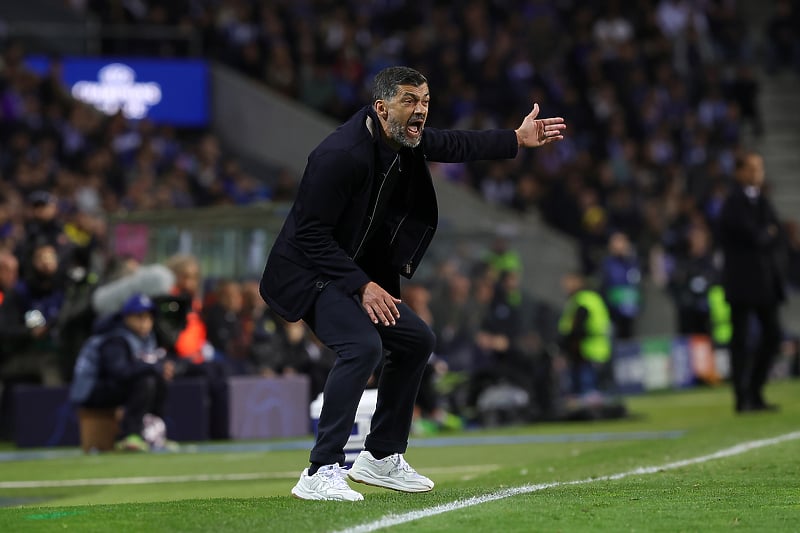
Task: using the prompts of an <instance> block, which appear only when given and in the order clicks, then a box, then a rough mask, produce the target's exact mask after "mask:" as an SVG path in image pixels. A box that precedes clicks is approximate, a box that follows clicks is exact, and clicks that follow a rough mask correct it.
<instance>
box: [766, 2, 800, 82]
mask: <svg viewBox="0 0 800 533" xmlns="http://www.w3.org/2000/svg"><path fill="white" fill-rule="evenodd" d="M773 5H774V12H773V13H772V15H771V16H770V17H769V20H768V21H767V27H766V31H765V33H766V45H767V57H766V59H767V68H768V69H769V71H770V72H771V73H773V74H774V73H776V72H779V71H780V70H782V69H784V68H787V67H788V68H790V69H795V70H796V71H800V30H798V28H799V27H800V25H799V24H798V23H799V22H800V10H798V8H797V3H796V2H792V0H776V1H775V2H774V3H773Z"/></svg>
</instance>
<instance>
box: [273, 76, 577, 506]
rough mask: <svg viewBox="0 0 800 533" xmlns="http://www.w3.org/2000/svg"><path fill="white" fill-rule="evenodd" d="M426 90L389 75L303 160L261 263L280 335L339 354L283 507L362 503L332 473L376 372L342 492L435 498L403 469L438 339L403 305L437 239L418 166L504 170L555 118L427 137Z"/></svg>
mask: <svg viewBox="0 0 800 533" xmlns="http://www.w3.org/2000/svg"><path fill="white" fill-rule="evenodd" d="M429 102H430V94H429V89H428V83H427V80H426V78H425V77H424V76H423V75H422V74H420V73H419V72H417V71H415V70H413V69H410V68H407V67H390V68H387V69H384V70H382V71H381V72H379V73H378V74H377V75H376V77H375V81H374V88H373V103H372V105H369V106H366V107H364V108H363V109H361V110H360V111H358V112H357V113H356V114H355V115H354V116H353V117H352V118H350V119H349V120H348V121H347V122H345V123H344V124H343V125H342V126H340V127H339V128H338V129H337V130H336V131H335V132H333V133H332V134H331V135H329V136H328V137H327V138H326V139H325V140H323V141H322V143H320V145H319V146H317V148H316V149H314V151H313V152H312V153H311V155H310V156H309V158H308V164H307V166H306V170H305V173H304V175H303V179H302V181H301V183H300V187H299V189H298V193H297V197H296V199H295V202H294V205H293V207H292V209H291V211H290V212H289V215H288V217H287V219H286V221H285V223H284V226H283V229H282V230H281V232H280V234H279V235H278V237H277V238H276V240H275V243H274V245H273V248H272V250H271V252H270V255H269V258H268V259H267V264H266V267H265V269H264V275H263V277H262V279H261V284H260V292H261V295H262V297H263V298H264V300H265V301H266V302H267V303H268V304H269V306H270V308H272V309H273V310H274V311H275V312H276V313H278V314H279V315H281V316H282V317H283V318H285V319H286V320H288V321H296V320H299V319H303V320H305V321H306V322H307V323H308V325H309V326H310V327H311V328H312V330H313V331H314V333H315V334H316V335H317V337H318V338H319V339H320V340H321V341H322V342H323V343H324V344H326V345H327V346H329V347H330V348H331V349H333V350H334V351H335V352H336V354H337V360H336V363H335V365H334V367H333V368H332V369H331V371H330V374H329V376H328V380H327V382H326V384H325V390H324V402H323V408H322V412H321V415H320V419H319V425H318V431H317V439H316V443H315V445H314V448H313V449H312V451H311V457H310V459H311V466H310V467H309V468H308V469H307V470H304V471H303V473H302V474H301V476H300V480H299V481H298V483H297V485H296V486H295V487H294V488H293V489H292V494H293V495H294V496H296V497H298V498H301V499H323V500H361V499H363V496H362V495H361V494H360V493H358V492H356V491H354V490H352V489H350V487H349V486H348V485H347V483H346V481H345V478H344V471H343V470H342V469H341V468H340V466H339V465H343V464H344V459H345V455H344V446H345V444H346V442H347V440H348V437H349V436H350V433H351V430H352V428H353V422H354V420H355V415H356V410H357V408H358V403H359V400H360V398H361V394H362V392H363V391H364V388H365V387H366V385H367V381H368V380H369V378H370V376H371V375H372V373H373V372H374V371H375V369H376V368H377V367H378V365H379V364H380V363H381V362H383V360H384V353H387V356H386V361H385V364H384V367H383V370H382V371H381V375H380V381H379V383H378V401H377V407H376V410H375V414H374V416H373V418H372V427H371V430H370V434H369V436H368V437H367V439H366V442H365V451H364V452H362V453H361V455H359V457H358V458H357V459H356V461H355V463H354V465H353V467H352V468H351V469H350V471H349V476H350V477H351V479H353V480H355V481H358V482H362V483H367V484H371V485H376V486H381V487H387V488H392V489H395V490H400V491H404V492H424V491H429V490H431V489H432V488H433V482H431V480H430V479H428V478H426V477H424V476H422V475H420V474H418V473H417V472H416V471H415V470H414V469H413V468H411V467H410V466H409V465H408V463H406V462H405V460H404V459H403V455H402V454H403V453H404V452H405V451H406V447H407V444H408V434H409V430H410V427H411V417H412V412H413V409H414V401H415V399H416V396H417V391H418V389H419V384H420V380H421V378H422V374H423V371H424V370H425V365H426V362H427V361H428V358H429V356H430V354H431V351H432V349H433V344H434V336H433V333H432V332H431V330H430V328H429V327H428V326H427V324H425V322H423V321H422V320H421V319H420V318H419V317H418V316H417V315H416V314H415V313H414V312H413V311H412V310H411V309H410V308H409V307H408V306H406V305H405V304H404V303H402V302H401V301H400V299H399V295H400V275H403V276H405V277H407V278H410V277H411V276H412V275H413V274H414V272H415V270H416V269H417V267H418V266H419V262H420V260H421V259H422V256H423V255H424V253H425V250H426V249H427V247H428V245H429V244H430V241H431V239H432V238H433V234H434V232H435V231H436V225H437V220H438V210H437V205H436V196H435V191H434V188H433V183H432V180H431V175H430V172H429V171H428V168H427V164H426V163H427V161H429V160H430V161H441V162H462V161H469V160H478V159H502V158H513V157H515V156H516V154H517V150H518V147H520V146H529V147H536V146H541V145H543V144H546V143H549V142H552V141H556V140H560V139H562V138H563V136H562V133H563V129H564V128H565V127H566V126H565V125H564V121H563V119H561V118H550V119H544V120H537V119H536V117H537V115H538V112H539V107H538V105H535V106H534V108H533V111H532V112H531V113H530V114H529V115H528V116H526V117H525V119H524V120H523V122H522V124H521V125H520V127H519V128H518V129H517V130H510V129H509V130H493V131H481V132H478V131H446V130H436V129H433V128H425V127H424V126H425V120H426V118H427V116H428V105H429Z"/></svg>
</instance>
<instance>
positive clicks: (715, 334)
mask: <svg viewBox="0 0 800 533" xmlns="http://www.w3.org/2000/svg"><path fill="white" fill-rule="evenodd" d="M708 312H709V316H710V317H711V339H712V340H713V341H714V344H717V345H725V344H728V343H729V342H730V341H731V333H732V332H733V327H732V326H731V306H730V305H728V302H727V300H725V289H723V288H722V287H721V286H720V285H714V286H712V287H711V288H710V289H709V290H708Z"/></svg>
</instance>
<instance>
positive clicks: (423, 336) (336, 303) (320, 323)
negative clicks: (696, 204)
mask: <svg viewBox="0 0 800 533" xmlns="http://www.w3.org/2000/svg"><path fill="white" fill-rule="evenodd" d="M397 308H398V310H399V311H400V318H399V319H397V324H396V325H394V326H383V325H382V324H380V325H379V324H373V323H372V322H371V321H370V320H369V317H368V316H367V314H366V312H365V311H364V309H363V308H362V307H361V304H360V302H359V301H358V300H357V299H356V298H355V297H353V296H349V295H347V294H345V293H344V292H342V291H341V290H340V289H338V288H337V287H335V286H334V285H328V286H327V287H326V288H325V289H324V290H323V291H322V292H321V293H320V295H319V297H318V298H317V301H316V304H315V305H314V308H313V310H312V312H311V313H310V314H309V316H307V317H306V318H305V320H306V322H307V323H308V324H309V326H310V327H311V329H312V330H313V331H314V333H315V334H316V335H317V337H318V338H319V340H320V341H322V342H323V343H324V344H325V345H326V346H328V347H329V348H331V349H332V350H333V351H335V352H336V354H337V358H336V362H335V363H334V365H333V368H332V369H331V371H330V373H329V374H328V379H327V381H326V382H325V390H324V392H323V394H324V402H323V405H322V412H321V414H320V419H319V425H318V428H317V440H316V443H315V444H314V448H313V449H312V450H311V457H310V458H311V462H312V463H317V464H323V465H326V464H333V463H339V464H340V465H344V461H345V454H344V447H345V444H347V439H348V438H349V437H350V433H351V432H352V429H353V423H354V422H355V417H356V411H357V410H358V403H359V401H360V400H361V395H362V393H363V392H364V389H365V388H366V386H367V381H368V380H369V378H370V376H371V375H372V373H373V372H374V371H375V370H376V368H377V367H378V365H379V364H380V363H381V362H382V361H383V358H384V351H386V352H388V355H387V356H386V361H385V363H384V366H383V369H382V371H381V374H380V379H379V381H378V404H377V407H376V410H375V414H374V415H373V417H372V425H371V427H370V433H369V435H368V436H367V439H366V442H365V445H364V446H365V448H366V449H367V450H373V451H381V452H387V453H404V452H405V451H406V447H407V446H408V434H409V431H410V429H411V418H412V415H413V412H414V402H415V400H416V397H417V391H418V390H419V385H420V381H421V380H422V374H423V372H424V370H425V365H426V363H427V361H428V358H429V357H430V354H431V352H432V351H433V346H434V335H433V332H432V331H431V329H430V328H429V327H428V325H427V324H425V322H423V321H422V319H420V318H419V317H418V316H417V315H416V314H415V313H414V312H413V311H412V310H411V309H410V308H409V307H408V306H407V305H405V304H403V303H401V304H399V305H398V306H397Z"/></svg>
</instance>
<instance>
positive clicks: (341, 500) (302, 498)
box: [292, 489, 364, 502]
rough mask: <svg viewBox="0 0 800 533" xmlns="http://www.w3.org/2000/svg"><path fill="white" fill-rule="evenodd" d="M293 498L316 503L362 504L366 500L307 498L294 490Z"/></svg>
mask: <svg viewBox="0 0 800 533" xmlns="http://www.w3.org/2000/svg"><path fill="white" fill-rule="evenodd" d="M292 498H295V499H297V500H303V501H316V502H360V501H364V498H361V499H360V500H345V499H344V498H306V497H304V496H303V495H301V494H298V493H296V492H295V491H294V489H292Z"/></svg>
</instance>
